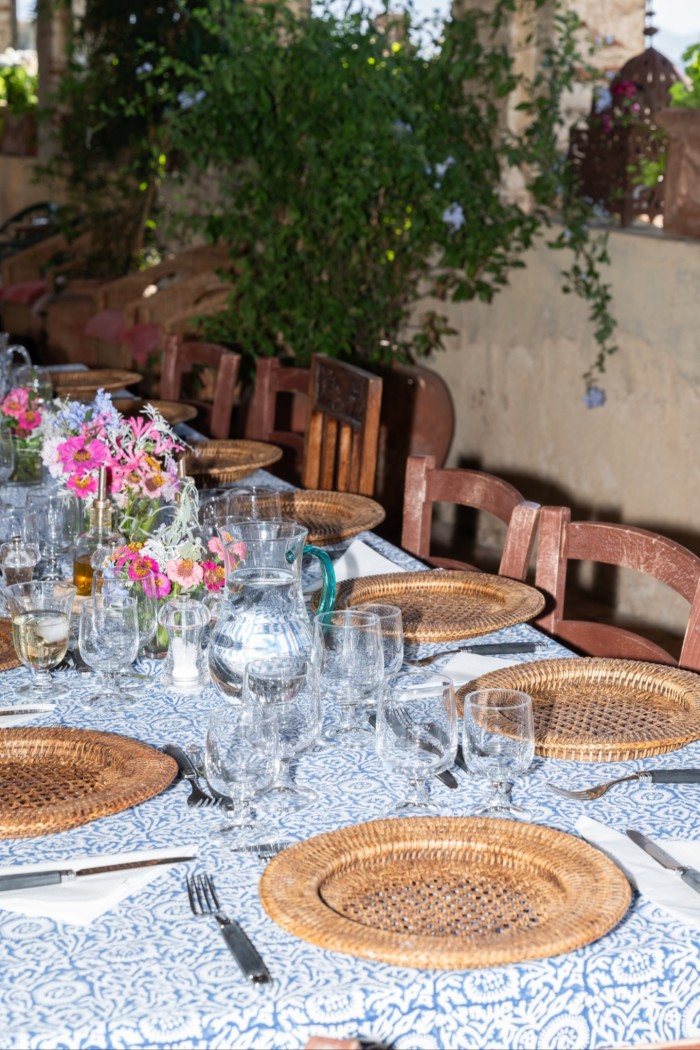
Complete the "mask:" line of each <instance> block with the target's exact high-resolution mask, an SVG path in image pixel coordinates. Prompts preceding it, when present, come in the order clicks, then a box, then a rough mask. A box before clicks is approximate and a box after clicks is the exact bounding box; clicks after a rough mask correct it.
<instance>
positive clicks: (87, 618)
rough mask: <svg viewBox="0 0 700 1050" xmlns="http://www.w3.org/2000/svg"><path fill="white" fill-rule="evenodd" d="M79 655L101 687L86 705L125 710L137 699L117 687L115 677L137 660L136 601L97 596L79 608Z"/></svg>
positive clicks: (117, 595)
mask: <svg viewBox="0 0 700 1050" xmlns="http://www.w3.org/2000/svg"><path fill="white" fill-rule="evenodd" d="M78 645H79V648H80V655H81V657H82V658H83V660H84V661H85V663H86V664H87V665H88V667H91V668H92V670H93V671H95V672H99V673H100V674H101V675H102V678H103V684H102V685H101V686H100V690H99V692H97V693H95V694H94V695H93V696H91V697H90V698H89V699H88V700H87V701H86V704H87V705H88V706H93V705H95V706H98V705H99V706H100V707H102V706H111V707H124V706H127V705H129V704H131V703H134V701H135V700H136V697H135V696H134V695H133V694H131V693H128V692H126V691H125V690H124V689H122V688H120V687H119V686H118V685H117V681H116V676H117V674H118V672H120V671H123V670H124V668H125V667H128V666H129V665H130V664H131V663H133V661H134V660H135V659H136V654H137V653H138V648H139V626H138V610H137V606H136V599H135V598H131V597H123V596H122V595H120V594H111V595H110V594H96V595H94V596H93V597H91V598H85V599H84V600H83V602H82V604H81V606H80V628H79V641H78Z"/></svg>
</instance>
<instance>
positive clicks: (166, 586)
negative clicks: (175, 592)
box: [142, 572, 172, 598]
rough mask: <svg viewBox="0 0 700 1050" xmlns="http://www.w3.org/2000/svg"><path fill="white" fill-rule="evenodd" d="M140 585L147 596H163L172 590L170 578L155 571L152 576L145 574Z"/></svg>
mask: <svg viewBox="0 0 700 1050" xmlns="http://www.w3.org/2000/svg"><path fill="white" fill-rule="evenodd" d="M142 586H143V593H144V594H145V595H146V597H147V598H165V596H166V595H167V594H170V591H171V590H172V584H171V582H170V580H169V579H168V577H167V576H164V575H163V573H162V572H157V573H156V574H155V575H154V576H147V577H146V578H145V580H144V581H143V584H142Z"/></svg>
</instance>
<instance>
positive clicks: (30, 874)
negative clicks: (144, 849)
mask: <svg viewBox="0 0 700 1050" xmlns="http://www.w3.org/2000/svg"><path fill="white" fill-rule="evenodd" d="M187 860H195V857H194V856H192V857H155V858H154V859H152V860H132V861H124V862H122V863H120V864H99V865H97V866H96V867H94V868H54V869H53V870H51V871H25V872H23V873H19V872H18V873H17V874H16V875H0V891H2V890H28V889H32V888H33V887H36V886H57V885H58V884H59V883H61V882H72V881H73V879H79V878H82V877H83V876H84V875H102V873H103V872H105V871H130V870H133V869H134V868H153V867H155V866H156V865H158V864H184V862H185V861H187Z"/></svg>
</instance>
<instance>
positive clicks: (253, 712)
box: [204, 703, 278, 849]
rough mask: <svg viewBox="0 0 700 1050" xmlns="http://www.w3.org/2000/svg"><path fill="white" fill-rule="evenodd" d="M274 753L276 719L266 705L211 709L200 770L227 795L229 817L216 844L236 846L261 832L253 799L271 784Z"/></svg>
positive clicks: (216, 838) (219, 790)
mask: <svg viewBox="0 0 700 1050" xmlns="http://www.w3.org/2000/svg"><path fill="white" fill-rule="evenodd" d="M277 755H278V738H277V723H276V719H275V716H274V712H273V710H272V708H271V707H270V706H267V705H263V704H251V703H243V704H241V705H240V706H239V707H218V708H216V709H215V710H214V711H212V713H211V715H210V716H209V725H208V728H207V743H206V749H205V753H204V769H205V773H206V776H207V780H208V781H209V783H210V784H211V786H212V787H213V788H214V790H215V791H218V792H219V794H222V795H225V796H228V797H229V798H230V799H231V807H230V810H229V816H230V820H229V822H228V823H227V824H226V825H225V826H224V827H222V828H219V829H218V830H217V831H216V833H215V841H217V842H218V843H219V844H220V845H225V846H230V847H231V848H233V849H236V848H238V847H240V846H242V845H246V844H249V843H252V842H255V841H257V839H258V837H259V836H260V835H261V834H262V833H261V832H260V830H259V824H258V815H257V812H256V811H255V810H254V809H253V805H252V803H253V799H254V798H255V796H256V795H258V794H260V793H261V792H264V791H267V789H268V788H269V787H270V785H271V784H272V782H273V780H274V777H275V773H276V771H277Z"/></svg>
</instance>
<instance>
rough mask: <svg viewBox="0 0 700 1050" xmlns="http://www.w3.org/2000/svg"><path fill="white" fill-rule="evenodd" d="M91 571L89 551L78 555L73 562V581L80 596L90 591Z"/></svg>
mask: <svg viewBox="0 0 700 1050" xmlns="http://www.w3.org/2000/svg"><path fill="white" fill-rule="evenodd" d="M93 571H94V570H93V568H92V564H91V561H90V553H89V552H86V553H84V554H81V555H78V557H77V558H76V559H75V561H74V562H73V582H74V583H75V586H76V587H77V588H78V594H79V595H81V596H82V597H85V595H88V594H91V593H92V576H93Z"/></svg>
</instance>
